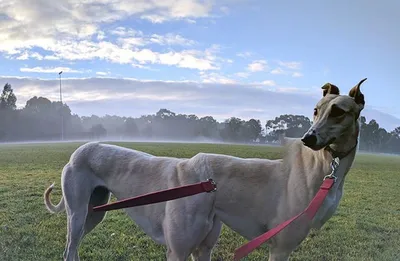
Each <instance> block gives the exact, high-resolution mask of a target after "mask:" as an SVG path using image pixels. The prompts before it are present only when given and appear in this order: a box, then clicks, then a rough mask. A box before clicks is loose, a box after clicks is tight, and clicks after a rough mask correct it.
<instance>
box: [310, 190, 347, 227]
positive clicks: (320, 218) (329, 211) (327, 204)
mask: <svg viewBox="0 0 400 261" xmlns="http://www.w3.org/2000/svg"><path fill="white" fill-rule="evenodd" d="M342 193H343V188H337V189H335V190H333V191H331V192H330V193H329V194H328V195H327V196H326V198H325V200H324V203H323V204H322V205H321V207H320V209H319V210H318V212H317V214H316V215H315V217H314V219H313V227H315V228H320V227H322V226H323V225H324V224H325V222H326V221H327V220H328V219H330V218H331V217H332V216H333V214H334V213H335V211H336V209H337V207H338V206H339V203H340V199H341V198H342Z"/></svg>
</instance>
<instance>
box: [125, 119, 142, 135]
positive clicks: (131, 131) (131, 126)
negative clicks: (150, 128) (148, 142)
mask: <svg viewBox="0 0 400 261" xmlns="http://www.w3.org/2000/svg"><path fill="white" fill-rule="evenodd" d="M124 134H125V135H126V136H128V137H134V136H137V135H138V134H139V130H138V127H137V125H136V122H135V120H134V119H133V118H127V119H126V120H125V124H124Z"/></svg>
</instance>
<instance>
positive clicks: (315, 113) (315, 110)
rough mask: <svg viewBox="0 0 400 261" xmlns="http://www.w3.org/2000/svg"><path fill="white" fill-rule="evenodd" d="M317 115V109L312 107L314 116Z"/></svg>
mask: <svg viewBox="0 0 400 261" xmlns="http://www.w3.org/2000/svg"><path fill="white" fill-rule="evenodd" d="M317 115H318V109H317V108H315V109H314V116H317Z"/></svg>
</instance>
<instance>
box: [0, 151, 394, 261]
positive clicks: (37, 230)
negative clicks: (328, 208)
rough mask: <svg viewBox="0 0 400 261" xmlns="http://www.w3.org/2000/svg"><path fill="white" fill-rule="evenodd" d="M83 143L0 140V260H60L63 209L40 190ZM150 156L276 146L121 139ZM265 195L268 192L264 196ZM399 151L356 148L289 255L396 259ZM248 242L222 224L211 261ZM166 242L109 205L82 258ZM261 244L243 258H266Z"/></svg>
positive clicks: (133, 252)
mask: <svg viewBox="0 0 400 261" xmlns="http://www.w3.org/2000/svg"><path fill="white" fill-rule="evenodd" d="M79 145H80V144H78V143H68V144H63V145H60V144H41V145H37V144H36V145H35V144H30V145H0V260H1V261H9V260H10V261H17V260H32V261H46V260H50V261H55V260H62V253H63V250H64V244H65V234H66V216H65V213H61V214H58V215H52V214H50V213H48V212H47V210H46V209H45V207H44V204H43V196H42V195H43V192H44V189H45V188H47V186H48V185H50V184H51V183H52V182H54V181H55V182H56V186H55V190H54V192H53V194H52V196H53V197H52V200H53V202H58V200H59V199H60V195H61V193H60V172H61V169H62V167H63V166H64V164H65V163H66V162H67V161H68V159H69V156H70V154H71V153H72V152H73V150H74V149H76V148H77V147H78V146H79ZM119 145H122V146H125V147H130V148H135V149H139V150H143V151H146V152H148V153H152V154H155V155H163V156H177V157H191V156H193V155H195V154H196V153H198V152H200V151H201V152H213V153H224V154H230V155H235V156H241V157H260V158H278V157H279V156H280V148H271V147H264V146H244V145H207V144H172V143H171V144H168V143H157V144H156V143H123V144H119ZM266 200H268V199H266ZM399 200H400V157H396V156H376V155H361V154H360V155H359V156H357V159H356V162H355V164H354V165H353V169H352V170H351V172H350V174H349V176H348V178H347V180H346V185H345V193H344V197H343V199H342V201H341V204H340V207H339V209H338V211H337V212H336V215H335V216H334V217H333V218H332V219H330V220H329V221H328V223H327V224H326V225H325V226H324V227H323V229H322V230H320V231H313V232H312V233H311V234H310V235H309V236H308V237H307V239H306V240H305V241H303V243H302V245H301V246H300V247H299V249H297V250H296V252H295V253H294V254H293V255H292V257H291V258H292V259H291V260H307V261H309V260H318V261H321V260H363V261H367V260H400V202H399ZM245 242H246V241H245V240H244V239H243V238H242V237H240V236H239V235H237V234H235V233H234V232H232V231H231V230H230V229H228V228H226V227H224V228H223V231H222V234H221V237H220V240H219V242H218V245H217V247H216V249H215V250H214V254H213V260H231V257H232V253H233V251H234V250H235V249H236V248H237V247H239V246H240V245H241V244H243V243H245ZM164 251H165V249H164V247H162V246H159V245H156V244H155V243H153V242H152V240H150V239H149V238H148V237H147V236H146V235H145V234H144V233H143V232H142V231H140V230H139V229H138V228H137V227H136V225H135V224H134V223H133V222H132V221H131V220H130V219H129V218H128V217H127V216H126V215H125V214H124V212H123V211H122V210H117V211H111V212H109V213H108V214H107V216H106V218H105V220H104V221H103V222H102V223H101V224H100V225H99V226H97V227H96V229H95V230H94V231H92V233H90V234H89V235H87V236H86V237H85V239H84V240H83V242H82V244H81V248H80V256H81V259H82V260H95V261H101V260H107V261H109V260H138V261H139V260H140V261H141V260H165V252H164ZM267 253H268V249H267V247H262V248H260V249H259V250H257V251H255V252H254V253H252V254H251V255H250V256H248V258H247V259H246V260H267V257H268V255H267Z"/></svg>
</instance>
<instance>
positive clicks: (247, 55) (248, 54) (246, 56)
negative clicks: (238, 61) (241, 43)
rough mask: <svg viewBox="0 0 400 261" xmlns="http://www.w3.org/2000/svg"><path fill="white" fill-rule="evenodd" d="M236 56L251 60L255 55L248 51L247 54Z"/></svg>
mask: <svg viewBox="0 0 400 261" xmlns="http://www.w3.org/2000/svg"><path fill="white" fill-rule="evenodd" d="M236 55H237V56H239V57H242V58H249V57H251V56H252V55H253V53H252V52H249V51H247V52H242V53H237V54H236Z"/></svg>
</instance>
